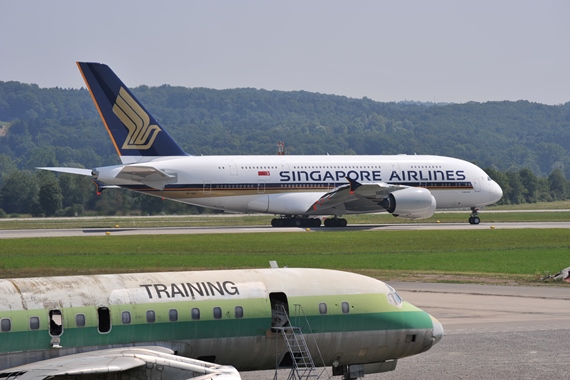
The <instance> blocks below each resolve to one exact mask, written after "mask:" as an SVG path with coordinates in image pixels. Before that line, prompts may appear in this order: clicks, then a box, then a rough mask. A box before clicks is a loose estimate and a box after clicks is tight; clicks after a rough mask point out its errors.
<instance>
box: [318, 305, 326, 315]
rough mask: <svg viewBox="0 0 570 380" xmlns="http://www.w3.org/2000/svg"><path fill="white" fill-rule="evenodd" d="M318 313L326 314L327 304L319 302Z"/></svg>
mask: <svg viewBox="0 0 570 380" xmlns="http://www.w3.org/2000/svg"><path fill="white" fill-rule="evenodd" d="M319 313H321V314H326V313H327V304H326V303H324V302H321V303H320V304H319Z"/></svg>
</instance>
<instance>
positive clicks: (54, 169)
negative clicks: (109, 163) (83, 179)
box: [36, 167, 92, 177]
mask: <svg viewBox="0 0 570 380" xmlns="http://www.w3.org/2000/svg"><path fill="white" fill-rule="evenodd" d="M36 169H40V170H50V171H52V172H60V173H70V174H79V175H85V176H88V177H91V172H92V170H91V169H81V168H67V167H51V168H48V167H42V168H36Z"/></svg>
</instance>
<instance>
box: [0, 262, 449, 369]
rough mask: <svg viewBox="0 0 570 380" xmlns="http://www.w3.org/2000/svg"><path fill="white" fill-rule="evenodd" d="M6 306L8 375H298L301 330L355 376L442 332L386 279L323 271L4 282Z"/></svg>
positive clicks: (1, 313) (320, 353)
mask: <svg viewBox="0 0 570 380" xmlns="http://www.w3.org/2000/svg"><path fill="white" fill-rule="evenodd" d="M0 299H1V300H2V302H1V303H0V367H1V368H0V379H19V380H30V379H171V380H176V379H190V378H194V379H199V380H205V379H215V380H224V379H225V380H229V379H240V375H239V372H238V371H254V370H267V369H275V368H282V367H294V365H293V362H294V363H298V362H299V360H300V356H299V355H300V354H299V353H298V352H297V351H293V350H292V349H289V348H288V346H287V342H286V338H285V337H286V334H292V333H293V332H294V331H297V333H298V334H302V336H303V337H304V341H305V342H306V351H307V352H308V353H310V357H312V358H313V363H314V368H315V367H329V366H331V367H332V371H333V374H334V375H341V376H343V378H345V379H351V378H356V376H363V374H365V373H374V372H385V371H391V370H394V368H395V367H396V363H397V360H398V359H400V358H403V357H407V356H411V355H415V354H419V353H422V352H425V351H427V350H429V349H430V348H431V347H433V346H434V345H435V344H436V343H437V342H439V340H440V339H441V338H442V336H443V327H442V325H441V324H440V323H439V322H438V321H437V320H436V319H435V318H433V317H432V316H431V315H429V314H428V313H426V312H424V311H422V310H420V309H418V308H417V307H415V306H413V305H411V304H409V303H408V302H405V301H403V300H402V299H401V298H400V297H399V296H398V294H397V293H396V292H395V290H394V289H393V288H392V287H390V286H389V285H387V284H385V283H384V282H382V281H378V280H376V279H372V278H369V277H366V276H362V275H358V274H353V273H348V272H341V271H333V270H322V269H294V268H271V269H270V268H268V269H246V270H218V271H192V272H170V273H166V272H164V273H139V274H116V275H89V276H70V277H40V278H16V279H5V280H0ZM295 325H303V327H302V332H301V331H299V330H291V329H289V330H287V328H288V327H289V328H292V327H295ZM355 374H356V375H355Z"/></svg>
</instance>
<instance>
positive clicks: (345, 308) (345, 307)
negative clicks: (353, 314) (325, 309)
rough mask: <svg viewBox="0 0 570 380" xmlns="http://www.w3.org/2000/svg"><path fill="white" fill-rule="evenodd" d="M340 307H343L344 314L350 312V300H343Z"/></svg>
mask: <svg viewBox="0 0 570 380" xmlns="http://www.w3.org/2000/svg"><path fill="white" fill-rule="evenodd" d="M340 308H341V310H342V312H343V314H348V313H350V306H349V305H348V302H343V303H342V304H341V305H340Z"/></svg>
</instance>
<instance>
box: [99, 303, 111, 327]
mask: <svg viewBox="0 0 570 380" xmlns="http://www.w3.org/2000/svg"><path fill="white" fill-rule="evenodd" d="M97 315H98V317H99V332H100V333H108V332H109V331H111V312H110V311H109V308H107V307H100V308H98V309H97Z"/></svg>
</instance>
